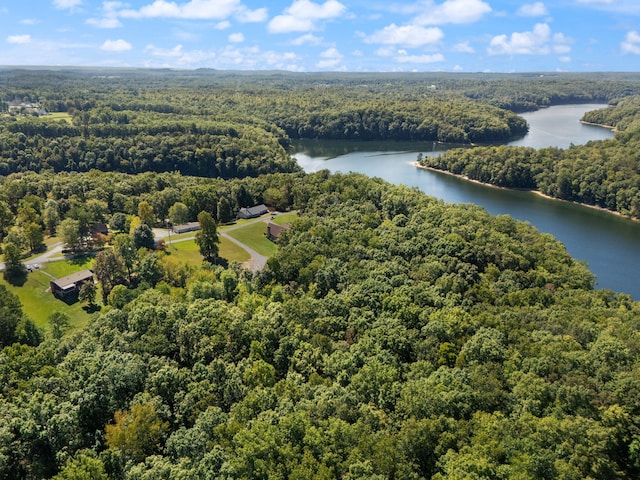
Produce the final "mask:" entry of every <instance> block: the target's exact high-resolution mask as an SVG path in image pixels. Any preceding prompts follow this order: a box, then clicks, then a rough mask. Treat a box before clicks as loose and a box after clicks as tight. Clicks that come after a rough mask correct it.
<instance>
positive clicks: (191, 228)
mask: <svg viewBox="0 0 640 480" xmlns="http://www.w3.org/2000/svg"><path fill="white" fill-rule="evenodd" d="M196 230H200V222H187V223H184V224H182V225H174V226H173V227H171V231H172V232H173V233H187V232H195V231H196Z"/></svg>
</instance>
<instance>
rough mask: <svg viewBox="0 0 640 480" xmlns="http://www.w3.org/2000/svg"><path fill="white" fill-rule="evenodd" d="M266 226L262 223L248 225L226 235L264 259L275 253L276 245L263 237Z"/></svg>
mask: <svg viewBox="0 0 640 480" xmlns="http://www.w3.org/2000/svg"><path fill="white" fill-rule="evenodd" d="M266 230H267V224H266V223H264V222H255V223H250V224H248V225H246V226H244V227H242V228H236V229H234V230H230V231H229V232H227V235H229V236H230V237H233V238H235V239H236V240H238V241H239V242H241V243H244V244H245V245H246V246H247V247H249V248H252V249H253V250H255V251H256V252H258V253H259V254H261V255H264V256H266V257H270V256H271V255H273V254H274V253H275V252H276V248H277V247H276V244H275V243H273V242H272V241H271V240H269V239H268V238H267V237H266V236H265V232H266Z"/></svg>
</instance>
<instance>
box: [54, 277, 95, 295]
mask: <svg viewBox="0 0 640 480" xmlns="http://www.w3.org/2000/svg"><path fill="white" fill-rule="evenodd" d="M86 282H92V283H93V272H92V271H91V270H82V271H80V272H76V273H72V274H71V275H67V276H66V277H62V278H58V279H57V280H51V282H49V286H50V287H51V293H53V294H54V295H55V296H56V297H58V298H69V297H71V296H73V295H77V294H78V293H79V292H80V289H81V288H82V285H84V284H85V283H86Z"/></svg>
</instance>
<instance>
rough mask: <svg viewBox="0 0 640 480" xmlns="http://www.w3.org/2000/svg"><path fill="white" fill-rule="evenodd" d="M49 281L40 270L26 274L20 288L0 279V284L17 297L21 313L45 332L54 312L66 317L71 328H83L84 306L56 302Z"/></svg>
mask: <svg viewBox="0 0 640 480" xmlns="http://www.w3.org/2000/svg"><path fill="white" fill-rule="evenodd" d="M55 263H63V262H55ZM78 270H82V269H78ZM50 281H51V277H50V276H49V275H47V274H46V273H45V272H44V271H42V270H36V271H33V272H30V273H28V274H27V279H26V282H25V283H24V285H21V286H15V285H10V284H8V283H7V282H6V281H5V280H4V279H0V282H2V283H3V284H4V285H6V286H7V288H8V289H9V290H10V291H11V292H13V293H14V294H15V295H17V296H18V298H19V299H20V303H22V311H23V312H24V313H25V314H26V315H27V316H28V317H29V318H31V319H32V320H33V321H34V322H35V324H36V325H37V326H38V327H40V328H42V329H45V330H46V329H47V328H48V319H49V317H50V316H51V314H53V313H55V312H62V313H65V314H66V315H68V316H69V319H70V320H69V323H70V325H71V328H73V329H76V328H82V327H84V326H85V325H86V324H87V322H88V321H89V314H88V313H87V312H86V311H85V310H84V309H83V307H84V306H85V304H84V303H81V302H76V303H73V304H71V305H67V304H66V303H65V302H63V301H62V300H58V299H57V298H56V297H54V296H53V295H52V294H51V292H50V291H49V282H50Z"/></svg>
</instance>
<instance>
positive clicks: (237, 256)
mask: <svg viewBox="0 0 640 480" xmlns="http://www.w3.org/2000/svg"><path fill="white" fill-rule="evenodd" d="M192 236H193V234H192ZM172 238H173V236H172ZM167 252H168V253H170V254H171V255H175V256H176V257H178V258H180V260H183V261H185V262H187V263H189V264H191V265H196V266H200V265H202V255H201V254H200V249H199V248H198V245H196V242H195V241H194V240H185V241H181V242H174V243H171V244H169V245H167ZM219 255H220V257H222V258H224V259H225V260H227V261H228V262H229V263H231V262H240V263H243V262H246V261H247V260H249V259H250V258H251V256H250V255H249V254H248V253H247V251H246V250H244V249H243V248H240V247H239V246H238V245H236V244H235V243H233V242H231V241H229V240H228V239H226V238H224V237H221V238H220V251H219Z"/></svg>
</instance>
